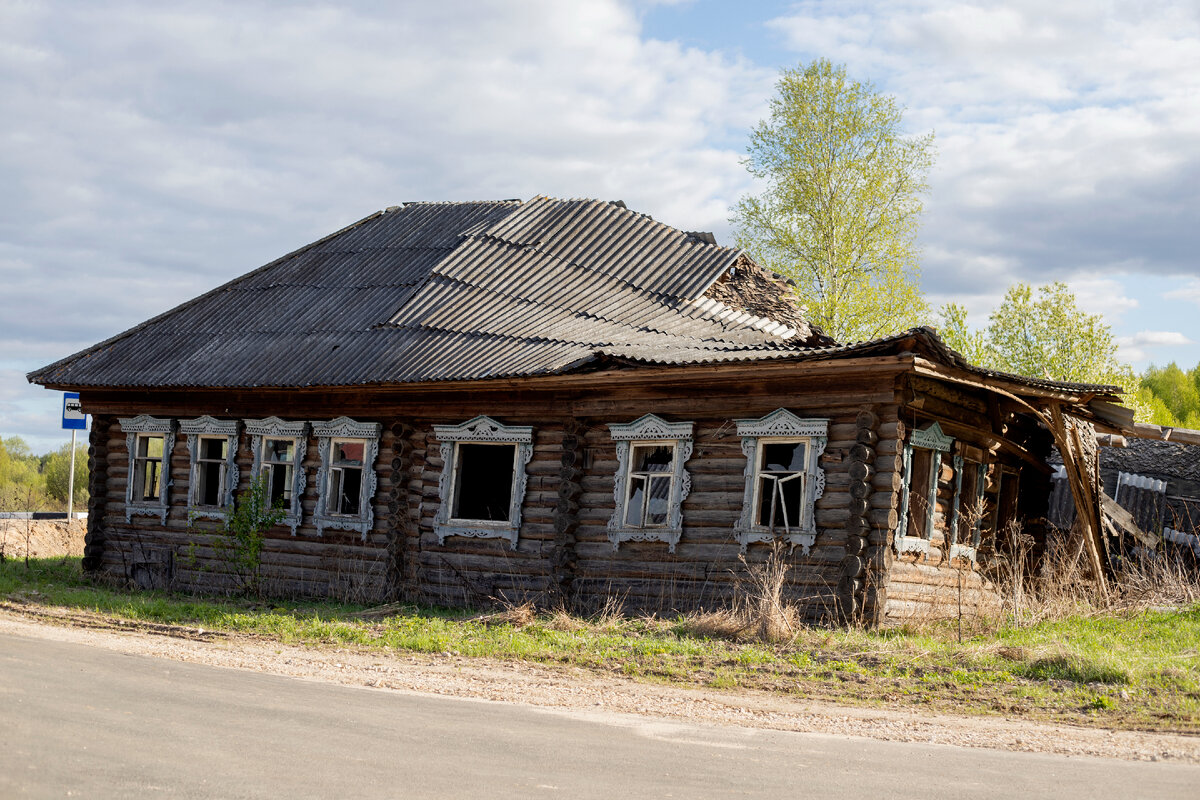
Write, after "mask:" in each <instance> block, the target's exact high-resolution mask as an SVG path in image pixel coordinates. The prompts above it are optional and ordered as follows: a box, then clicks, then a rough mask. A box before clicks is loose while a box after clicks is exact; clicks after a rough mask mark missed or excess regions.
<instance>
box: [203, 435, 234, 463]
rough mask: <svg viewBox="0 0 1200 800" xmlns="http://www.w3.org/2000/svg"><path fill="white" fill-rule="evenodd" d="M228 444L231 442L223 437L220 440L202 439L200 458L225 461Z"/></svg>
mask: <svg viewBox="0 0 1200 800" xmlns="http://www.w3.org/2000/svg"><path fill="white" fill-rule="evenodd" d="M228 444H229V440H228V439H226V438H224V437H221V438H220V439H201V440H200V457H201V458H206V459H209V458H211V459H216V460H219V461H224V460H225V451H226V447H227V445H228Z"/></svg>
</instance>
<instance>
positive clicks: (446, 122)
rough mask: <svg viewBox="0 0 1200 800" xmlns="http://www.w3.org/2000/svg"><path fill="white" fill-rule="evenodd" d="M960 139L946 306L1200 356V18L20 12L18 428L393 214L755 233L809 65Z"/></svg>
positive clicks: (9, 125) (950, 190) (3, 348)
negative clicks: (1069, 302) (471, 212)
mask: <svg viewBox="0 0 1200 800" xmlns="http://www.w3.org/2000/svg"><path fill="white" fill-rule="evenodd" d="M816 57H827V58H829V59H831V60H833V61H835V62H839V63H844V64H846V65H847V67H848V70H849V72H850V73H851V75H852V76H854V77H856V78H858V79H862V80H870V81H872V82H873V83H874V84H875V85H876V86H877V87H878V88H879V89H881V90H883V91H886V92H888V93H891V94H893V95H895V96H896V97H897V98H898V99H899V101H900V102H901V103H902V104H903V105H904V106H905V107H906V108H907V109H908V110H907V115H906V124H907V125H908V127H909V128H910V130H911V132H912V133H923V132H926V131H928V130H934V131H935V132H936V136H937V146H938V160H937V165H936V167H935V169H934V171H933V173H932V174H931V176H930V183H931V192H930V195H929V197H928V198H927V200H926V209H927V211H926V215H925V220H924V226H923V229H922V233H921V243H922V246H923V253H924V255H923V286H924V288H925V291H926V292H927V294H928V295H929V296H930V298H931V299H932V300H933V302H934V303H935V304H940V303H942V302H945V301H947V300H956V301H958V302H961V303H965V304H966V305H967V306H968V308H969V309H970V310H971V312H972V315H973V317H974V319H975V321H976V322H977V323H978V322H982V321H984V320H985V318H986V314H987V312H988V311H989V309H990V308H991V307H992V306H993V305H994V304H995V302H996V301H997V300H998V298H999V297H1000V296H1001V295H1002V294H1003V292H1004V290H1005V289H1006V288H1007V287H1008V286H1009V285H1010V284H1012V283H1013V282H1015V281H1027V282H1035V283H1038V282H1045V281H1049V280H1065V281H1067V282H1068V283H1069V284H1070V285H1071V287H1072V288H1073V289H1074V290H1075V292H1076V294H1077V295H1078V297H1079V299H1080V302H1081V304H1082V305H1083V306H1084V307H1085V308H1087V309H1089V310H1091V311H1096V312H1101V313H1103V314H1105V316H1106V318H1107V319H1108V320H1109V322H1110V323H1111V324H1112V326H1113V329H1114V332H1115V333H1116V335H1117V336H1118V337H1119V339H1120V341H1121V343H1122V348H1123V349H1122V352H1123V354H1124V356H1125V358H1126V359H1127V360H1129V361H1131V362H1132V363H1133V364H1134V366H1135V367H1137V368H1139V369H1140V368H1143V367H1145V366H1146V365H1147V364H1148V363H1150V362H1151V361H1153V362H1156V363H1165V362H1167V361H1170V360H1177V361H1179V362H1180V363H1181V364H1186V365H1189V366H1190V365H1194V364H1195V363H1197V362H1198V361H1200V324H1197V322H1196V319H1197V317H1198V316H1200V264H1198V262H1197V258H1196V255H1195V254H1196V253H1197V252H1200V211H1198V209H1200V103H1197V102H1196V98H1197V97H1200V10H1198V7H1197V6H1196V4H1195V3H1192V2H1186V3H1185V2H1179V3H1172V2H1147V3H1139V4H1136V6H1135V5H1134V4H1124V3H1115V2H1113V3H1105V2H1086V3H1085V2H1073V1H1072V0H1065V1H1064V2H1058V3H1054V4H1048V3H1045V2H1011V3H1004V4H997V3H972V2H933V1H932V0H930V1H929V2H918V1H917V0H899V1H898V2H877V3H865V2H837V3H834V2H829V3H823V2H801V3H794V4H792V3H752V2H751V3H747V2H742V3H724V2H707V1H706V0H696V1H695V2H678V3H652V2H633V1H630V2H625V1H623V0H576V1H575V2H572V3H561V2H558V1H557V0H529V2H522V3H508V2H494V3H485V2H471V3H466V2H456V1H455V0H445V1H443V2H439V3H436V4H430V3H402V4H377V3H340V4H337V5H333V4H324V3H320V2H308V3H298V4H292V5H283V4H278V3H265V2H253V1H249V2H238V3H220V2H214V3H208V4H203V5H194V4H190V5H177V4H162V3H148V2H120V1H118V2H110V3H105V4H104V5H103V8H101V7H100V6H99V5H98V4H76V3H55V2H38V3H34V2H17V1H15V0H0V143H2V144H3V146H2V147H0V186H3V187H5V191H4V192H0V293H2V294H0V296H2V297H3V300H4V302H3V303H0V436H10V435H14V434H15V435H21V436H23V437H25V438H26V439H28V440H30V441H31V442H32V443H33V444H34V446H35V448H36V449H39V450H41V449H47V448H49V447H52V446H56V445H57V444H58V443H60V442H62V441H63V440H64V438H65V437H64V436H63V435H62V433H60V432H59V430H58V408H59V402H60V400H59V396H58V395H57V394H56V393H51V392H46V391H45V390H42V389H40V388H36V387H30V386H28V385H27V384H26V383H25V380H24V374H25V373H26V372H27V371H28V370H30V369H33V368H36V367H39V366H42V365H43V364H46V363H49V362H50V361H53V360H55V359H57V358H60V357H62V356H64V355H67V354H69V353H71V352H74V351H76V350H78V349H80V348H82V347H85V346H87V345H89V344H91V343H94V342H96V341H99V340H100V339H103V338H105V337H107V336H110V335H112V334H114V333H116V332H118V331H120V330H123V329H125V328H127V327H129V326H131V325H134V324H136V323H137V322H139V321H141V320H143V319H145V318H147V317H149V316H152V315H154V314H157V313H159V312H161V311H163V310H165V309H167V308H170V307H171V306H173V305H175V304H177V303H179V302H182V301H184V300H186V299H188V298H189V297H192V296H194V295H196V294H198V293H200V292H201V291H204V290H206V289H208V288H211V287H212V286H215V285H217V284H219V283H221V282H224V281H226V280H228V279H230V278H232V277H234V276H236V275H239V274H241V273H244V272H246V271H248V270H250V269H253V268H254V267H256V266H258V265H260V264H262V263H265V262H266V261H268V260H270V259H272V258H274V257H276V256H278V255H280V254H282V253H284V252H287V251H289V250H292V249H294V248H295V247H297V246H298V245H301V244H303V243H305V242H308V241H311V240H312V239H315V238H317V237H319V236H322V235H324V234H326V233H328V232H331V231H333V230H335V229H337V228H338V227H340V226H342V225H344V224H346V223H348V222H351V221H353V220H355V219H358V218H360V217H362V216H365V215H366V214H368V213H370V212H371V211H374V210H376V209H379V208H383V207H386V206H388V205H392V204H395V203H397V202H402V201H407V200H419V199H450V200H454V199H494V198H508V197H522V198H529V197H532V196H533V195H535V194H549V195H556V196H565V197H581V196H586V197H600V198H606V199H622V200H625V201H626V202H627V203H628V204H629V205H630V207H632V208H636V209H638V210H641V211H645V212H647V213H650V214H652V215H653V216H654V217H655V218H656V219H661V220H663V221H664V222H667V223H670V224H673V225H676V226H679V227H681V228H685V229H688V230H704V229H707V230H713V231H715V232H716V233H717V236H718V239H719V240H721V241H728V240H729V238H730V232H729V226H728V223H727V221H726V217H727V214H728V209H729V207H730V206H731V205H732V204H733V203H734V202H735V201H736V200H737V198H738V197H739V196H741V195H742V194H744V193H746V192H749V191H752V190H753V189H754V186H753V185H752V183H751V181H750V180H749V178H748V176H747V174H746V172H745V170H744V169H743V167H742V166H741V164H740V158H741V157H742V155H743V153H744V148H745V143H746V133H747V131H748V130H749V128H750V127H751V126H752V125H753V124H754V123H755V122H756V121H757V120H758V119H760V118H761V117H763V116H764V114H765V111H766V103H767V100H768V99H769V97H770V95H771V92H772V89H773V84H774V81H775V79H776V76H777V74H778V70H779V68H780V67H783V66H795V65H796V64H797V63H798V62H801V61H808V60H811V59H813V58H816Z"/></svg>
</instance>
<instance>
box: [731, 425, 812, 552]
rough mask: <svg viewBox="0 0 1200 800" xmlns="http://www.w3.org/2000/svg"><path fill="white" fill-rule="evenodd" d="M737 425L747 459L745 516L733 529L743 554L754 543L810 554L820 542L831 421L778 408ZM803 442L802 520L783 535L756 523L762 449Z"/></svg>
mask: <svg viewBox="0 0 1200 800" xmlns="http://www.w3.org/2000/svg"><path fill="white" fill-rule="evenodd" d="M734 424H735V425H736V426H737V432H738V436H740V437H741V439H742V453H744V454H745V456H746V468H745V474H744V477H745V489H744V492H743V494H742V514H741V517H740V518H739V520H738V522H737V525H736V526H735V528H734V533H735V535H736V536H737V539H738V542H739V543H740V544H741V549H742V552H746V549H747V548H748V547H749V545H751V544H753V543H755V542H776V541H785V542H788V543H790V544H793V545H799V546H800V547H801V549H802V551H803V552H804V553H805V554H807V553H808V552H809V550H810V549H811V548H812V546H813V545H814V544H815V543H816V540H817V514H816V503H817V500H819V499H820V498H821V496H822V495H823V494H824V493H825V470H823V469H822V468H821V466H820V458H821V455H822V454H823V453H824V452H825V445H826V444H827V443H828V441H829V420H828V419H824V418H815V417H810V418H804V417H799V416H797V415H796V414H793V413H792V412H791V411H788V410H787V409H786V408H778V409H776V410H774V411H772V412H771V413H770V414H767V415H766V416H764V417H760V418H758V419H737V420H734ZM800 442H804V443H805V444H806V445H807V446H806V448H805V469H804V474H805V479H804V496H803V497H802V498H801V501H800V519H799V520H798V524H797V525H796V527H795V529H794V530H793V529H792V528H791V526H789V527H788V529H787V530H785V531H784V532H782V533H780V532H779V531H777V530H773V529H771V528H770V527H768V526H766V525H760V524H757V523H756V521H755V519H756V515H757V512H758V497H759V488H758V487H759V484H760V483H761V481H760V480H759V479H760V478H761V469H760V465H759V460H760V459H759V453H760V448H761V447H762V445H764V444H776V443H780V444H781V443H797V444H798V443H800Z"/></svg>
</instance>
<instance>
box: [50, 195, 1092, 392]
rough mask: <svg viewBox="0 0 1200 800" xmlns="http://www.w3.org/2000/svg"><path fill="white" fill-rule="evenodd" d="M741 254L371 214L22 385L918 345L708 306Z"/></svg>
mask: <svg viewBox="0 0 1200 800" xmlns="http://www.w3.org/2000/svg"><path fill="white" fill-rule="evenodd" d="M745 259H746V257H745V255H744V254H743V253H742V252H741V251H739V250H737V249H735V248H728V247H721V246H719V245H716V244H714V243H712V240H711V236H708V235H704V234H694V233H687V232H684V231H680V230H677V229H675V228H672V227H670V226H668V225H664V224H662V223H660V222H656V221H654V220H653V219H651V218H650V217H648V216H646V215H644V214H639V213H636V212H633V211H630V210H629V209H627V208H625V207H624V204H621V203H610V202H603V201H597V200H557V199H552V198H546V197H537V198H534V199H533V200H530V201H527V202H521V201H517V200H506V201H497V202H471V203H406V204H404V205H402V206H396V207H393V208H389V209H387V210H386V211H382V212H378V213H375V214H372V215H370V216H368V217H366V218H364V219H362V220H360V221H359V222H356V223H354V224H353V225H350V226H348V227H347V228H344V229H343V230H341V231H338V232H336V233H334V234H332V235H330V236H328V237H325V238H324V239H321V240H319V241H317V242H314V243H312V244H310V245H307V246H305V247H303V248H301V249H299V250H297V251H295V252H293V253H289V254H288V255H286V256H284V257H282V258H280V259H278V260H276V261H273V262H271V263H270V264H267V265H265V266H263V267H261V268H259V269H257V270H255V271H253V272H250V273H248V274H246V275H244V276H242V277H240V278H237V279H235V280H233V281H231V282H229V283H227V284H225V285H223V286H220V287H218V288H217V289H214V290H213V291H211V292H208V293H207V294H204V295H201V296H200V297H197V298H195V299H193V300H190V301H188V302H186V303H184V304H182V305H180V306H178V307H177V308H174V309H172V310H170V311H168V312H166V313H164V314H161V315H159V316H157V317H155V318H153V319H151V320H148V321H146V322H144V323H142V324H140V325H138V326H136V327H134V328H131V329H130V330H128V331H126V332H124V333H121V334H119V335H117V336H115V337H113V338H111V339H108V340H106V341H104V342H101V343H99V344H97V345H94V346H92V347H90V348H87V349H86V350H83V351H81V352H79V353H76V354H74V355H72V356H69V357H67V358H64V359H62V360H60V361H57V362H55V363H54V364H51V365H49V366H47V367H43V368H42V369H39V370H36V371H34V372H32V373H30V375H29V380H30V381H32V382H34V383H39V384H43V385H46V386H52V387H56V388H67V389H86V388H100V387H106V388H181V387H194V388H200V387H215V388H235V387H244V388H249V387H286V388H295V387H316V386H329V387H333V386H353V385H379V384H403V383H422V382H432V381H447V380H457V381H463V380H484V379H491V378H502V377H504V378H518V377H534V376H539V375H553V374H561V373H565V372H569V371H572V370H576V369H580V368H583V367H585V366H587V365H595V364H597V363H598V362H604V361H611V360H619V361H623V362H625V363H629V364H658V365H688V364H711V363H720V362H735V361H764V360H789V359H802V360H809V359H828V358H844V357H850V356H855V355H859V354H864V355H865V354H873V353H885V352H890V353H895V352H900V351H901V350H903V349H905V348H908V349H912V348H914V347H917V348H918V349H920V350H921V351H922V353H924V354H925V355H926V356H927V357H930V358H933V359H935V360H937V361H939V362H941V363H945V364H948V365H950V366H954V367H961V368H963V369H967V370H970V371H972V372H974V373H976V374H979V375H983V376H991V377H997V378H1002V379H1003V380H1004V381H1005V382H1013V381H1016V382H1018V383H1021V384H1023V385H1027V386H1034V387H1039V386H1040V387H1049V388H1060V389H1069V390H1071V391H1076V392H1078V391H1093V392H1099V393H1103V394H1111V393H1112V390H1113V388H1114V387H1088V386H1082V385H1076V384H1061V383H1058V382H1054V381H1039V380H1031V379H1025V378H1017V377H1015V376H1003V375H1000V374H999V373H993V372H990V371H987V370H982V369H980V368H976V367H973V366H971V365H969V364H967V363H966V361H965V360H964V359H962V357H961V356H959V355H958V354H957V353H954V351H952V350H950V349H949V348H947V347H945V345H944V344H942V343H941V341H940V340H939V339H938V338H937V336H936V334H935V333H934V332H933V331H932V330H930V329H928V328H921V329H916V330H913V331H907V332H905V333H902V334H897V335H895V336H889V337H885V338H882V339H878V340H874V341H872V342H864V343H858V344H853V345H830V344H829V341H830V340H829V339H828V338H827V337H824V336H822V335H821V334H820V333H819V332H818V331H815V330H814V329H811V328H809V327H808V326H805V325H802V324H798V323H796V322H795V321H794V320H793V321H792V322H791V323H790V324H785V323H781V322H777V321H773V320H769V319H766V318H764V317H760V316H755V315H753V314H750V313H747V312H744V311H740V310H738V309H735V308H731V307H730V306H728V305H725V304H724V303H722V302H719V301H717V300H715V299H712V298H709V297H706V296H705V293H706V292H707V291H708V290H709V289H710V287H712V286H713V284H714V283H715V282H717V281H718V280H720V279H722V278H723V277H724V276H728V275H729V273H730V271H731V270H733V269H735V268H737V267H738V266H739V265H744V264H746V260H745Z"/></svg>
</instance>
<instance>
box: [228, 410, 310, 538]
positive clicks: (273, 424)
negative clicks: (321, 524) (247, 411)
mask: <svg viewBox="0 0 1200 800" xmlns="http://www.w3.org/2000/svg"><path fill="white" fill-rule="evenodd" d="M242 422H243V424H245V426H246V433H248V434H249V435H250V449H251V450H252V451H253V452H254V466H253V467H252V468H251V471H250V474H251V475H253V476H254V477H256V478H257V477H259V476H261V475H262V474H263V472H265V471H267V470H268V469H270V468H271V467H269V465H268V463H267V460H266V459H265V458H264V457H263V453H264V450H265V448H266V445H267V440H268V439H291V440H292V442H293V443H294V444H295V447H294V448H293V449H292V485H291V490H292V507H291V508H289V509H288V510H287V511H286V512H285V514H284V517H283V519H282V520H280V523H279V524H281V525H286V526H287V527H288V528H290V529H291V531H292V535H293V536H295V535H296V530H297V529H298V528H299V527H300V524H301V523H302V522H303V521H304V487H305V484H306V482H307V480H308V476H307V475H306V474H305V471H304V457H305V455H306V454H307V450H308V423H307V422H301V421H296V422H289V421H286V420H282V419H280V418H279V417H267V418H266V419H245V420H242ZM277 463H283V462H276V461H271V462H270V464H277Z"/></svg>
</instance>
